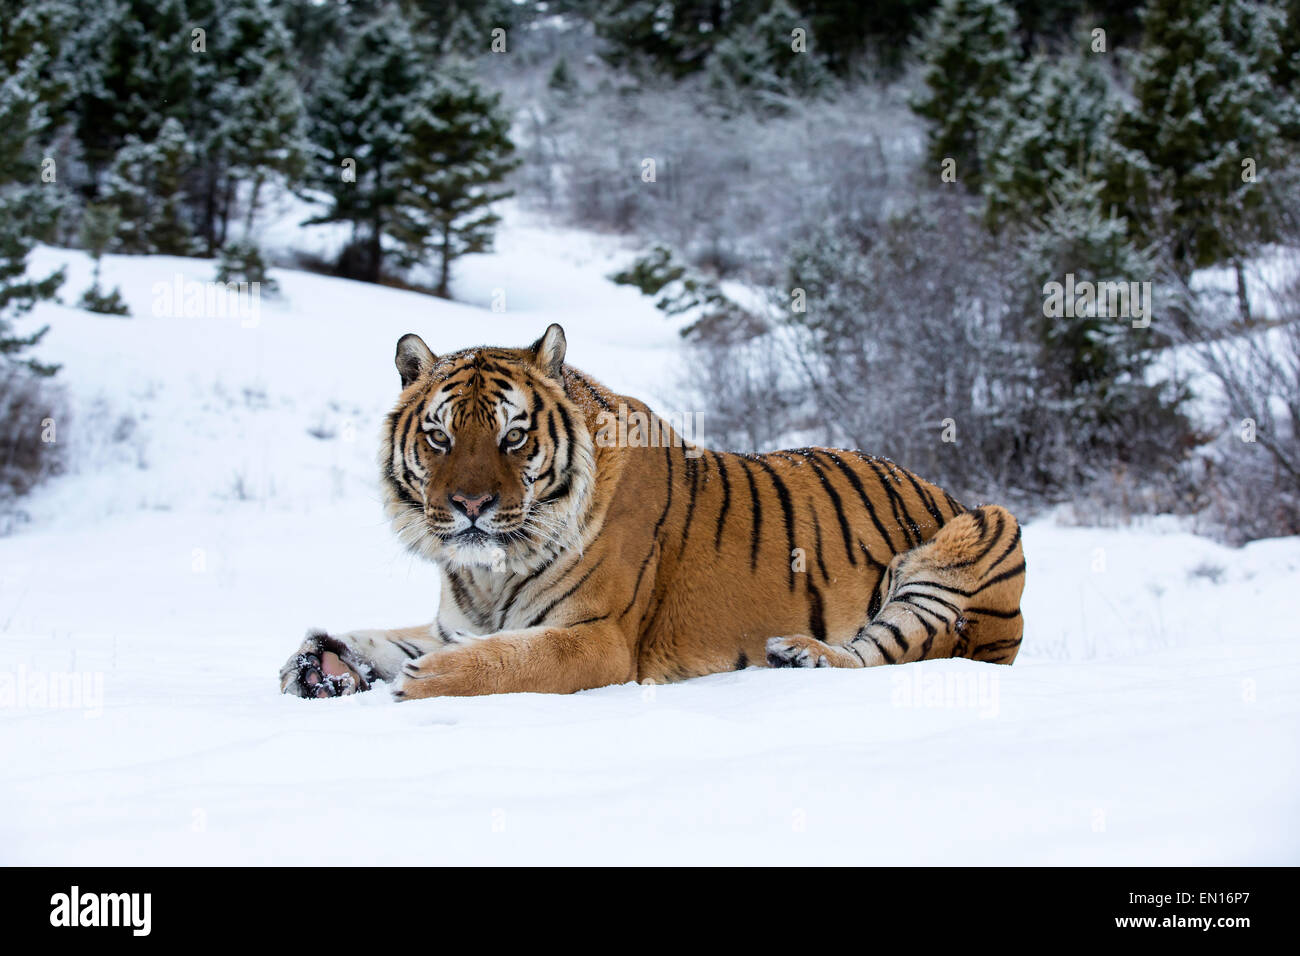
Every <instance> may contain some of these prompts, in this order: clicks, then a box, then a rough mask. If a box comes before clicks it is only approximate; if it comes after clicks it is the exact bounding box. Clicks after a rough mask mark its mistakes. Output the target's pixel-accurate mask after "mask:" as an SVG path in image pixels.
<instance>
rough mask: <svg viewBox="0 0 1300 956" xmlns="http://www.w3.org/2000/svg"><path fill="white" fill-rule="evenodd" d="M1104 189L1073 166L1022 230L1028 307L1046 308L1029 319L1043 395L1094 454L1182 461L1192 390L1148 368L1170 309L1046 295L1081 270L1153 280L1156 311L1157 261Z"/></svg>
mask: <svg viewBox="0 0 1300 956" xmlns="http://www.w3.org/2000/svg"><path fill="white" fill-rule="evenodd" d="M1103 188H1104V184H1103V183H1102V182H1100V181H1088V180H1086V179H1084V178H1083V177H1082V176H1080V175H1078V174H1077V173H1075V172H1073V171H1070V170H1066V171H1065V172H1064V173H1063V174H1062V175H1061V176H1060V177H1059V178H1058V180H1057V181H1056V182H1055V184H1054V185H1053V186H1052V187H1051V188H1050V192H1049V196H1050V201H1051V212H1050V214H1049V215H1046V216H1044V217H1042V218H1041V219H1039V220H1037V222H1035V223H1034V224H1033V225H1032V227H1030V228H1026V229H1022V230H1020V231H1019V232H1018V233H1017V235H1018V236H1019V237H1020V239H1019V241H1018V243H1017V246H1018V251H1019V262H1020V266H1021V269H1022V274H1023V276H1024V281H1023V284H1022V286H1021V287H1022V288H1023V289H1024V290H1025V302H1024V308H1025V310H1026V314H1028V315H1033V316H1036V317H1037V321H1036V322H1035V323H1031V324H1030V326H1029V328H1030V329H1031V330H1033V329H1036V330H1037V338H1038V342H1037V351H1038V355H1037V358H1036V360H1035V362H1034V366H1035V368H1036V370H1037V376H1038V389H1039V398H1040V400H1041V401H1043V402H1045V403H1047V404H1048V405H1049V406H1050V407H1051V408H1053V409H1056V410H1058V411H1059V412H1060V413H1061V414H1062V415H1064V416H1066V420H1067V421H1068V422H1069V427H1070V431H1071V434H1072V436H1073V444H1074V447H1075V449H1076V450H1077V452H1078V453H1079V454H1080V457H1081V458H1083V459H1085V460H1086V459H1088V458H1089V457H1090V456H1095V458H1096V460H1100V461H1109V462H1129V461H1147V462H1150V461H1160V460H1163V459H1168V460H1176V458H1177V456H1178V454H1179V449H1180V448H1181V447H1182V446H1183V444H1184V441H1185V439H1186V438H1187V436H1188V434H1189V432H1188V426H1187V422H1186V421H1185V419H1184V417H1183V415H1182V412H1181V405H1182V402H1183V401H1184V400H1185V398H1186V394H1185V393H1184V392H1183V391H1181V390H1180V389H1178V388H1177V387H1175V386H1172V385H1168V384H1164V383H1161V384H1149V383H1148V376H1147V374H1146V373H1147V368H1148V366H1149V365H1150V363H1151V362H1152V360H1153V358H1154V357H1155V355H1156V352H1155V350H1154V348H1153V345H1154V343H1155V341H1156V336H1157V334H1158V329H1159V324H1160V323H1159V319H1160V317H1158V316H1154V315H1149V316H1146V317H1145V318H1146V319H1148V320H1149V324H1147V325H1145V326H1144V327H1141V326H1142V322H1140V321H1139V326H1140V327H1137V328H1135V327H1134V317H1135V314H1136V312H1137V308H1136V303H1134V302H1133V301H1132V300H1131V299H1130V300H1129V301H1128V309H1127V310H1126V313H1127V314H1124V315H1119V314H1114V310H1107V309H1106V308H1104V307H1103V303H1102V302H1101V301H1100V299H1094V301H1093V302H1091V303H1088V302H1087V301H1086V300H1082V301H1080V300H1077V299H1076V301H1075V302H1074V303H1070V304H1069V307H1068V308H1067V307H1064V306H1065V303H1064V302H1062V303H1061V304H1062V306H1063V307H1062V308H1060V309H1052V310H1049V309H1048V308H1047V307H1046V306H1045V304H1044V303H1045V296H1044V294H1043V293H1044V290H1045V286H1046V284H1047V283H1048V282H1057V283H1061V284H1062V285H1064V283H1065V277H1066V275H1067V274H1073V275H1074V276H1075V277H1076V280H1077V281H1079V282H1083V281H1087V282H1091V283H1094V284H1100V283H1118V284H1119V285H1120V286H1121V287H1122V288H1123V289H1124V290H1126V293H1127V292H1131V290H1132V288H1133V287H1132V285H1131V284H1132V283H1143V282H1147V283H1151V284H1150V285H1149V286H1147V287H1146V288H1148V289H1151V290H1152V292H1151V300H1150V303H1149V304H1151V306H1152V311H1153V312H1154V311H1155V306H1156V304H1157V299H1158V292H1159V288H1158V286H1157V283H1156V278H1157V266H1156V262H1155V261H1154V259H1153V258H1152V257H1151V256H1150V255H1149V254H1147V253H1146V252H1145V251H1143V250H1141V249H1139V248H1138V247H1136V246H1135V245H1134V244H1133V242H1132V241H1131V240H1130V239H1129V238H1128V225H1127V223H1125V222H1124V221H1123V220H1122V219H1120V218H1118V217H1116V216H1114V215H1113V214H1111V213H1110V212H1108V211H1106V210H1105V209H1104V208H1103V203H1102V199H1101V195H1102V190H1103ZM1138 288H1139V289H1141V288H1142V286H1140V285H1139V286H1138ZM1049 311H1050V313H1051V314H1049Z"/></svg>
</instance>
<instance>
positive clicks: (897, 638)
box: [880, 621, 911, 664]
mask: <svg viewBox="0 0 1300 956" xmlns="http://www.w3.org/2000/svg"><path fill="white" fill-rule="evenodd" d="M880 626H881V627H883V628H884V629H885V630H887V631H888V632H889V633H890V634H892V635H893V636H894V640H895V641H897V642H898V646H899V647H901V648H902V649H903V653H904V654H906V653H907V652H908V651H909V650H911V646H910V645H909V644H908V643H907V641H906V639H904V637H903V632H902V631H901V630H899V629H898V628H897V627H895V626H894V625H893V624H890V623H889V622H888V621H881V622H880ZM881 650H882V652H883V650H884V648H881ZM885 660H887V661H889V663H891V664H892V663H894V662H895V661H896V660H897V658H891V657H888V656H886V657H885Z"/></svg>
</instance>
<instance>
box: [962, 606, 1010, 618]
mask: <svg viewBox="0 0 1300 956" xmlns="http://www.w3.org/2000/svg"><path fill="white" fill-rule="evenodd" d="M965 613H966V614H979V615H981V616H983V617H1000V618H1002V619H1003V620H1004V621H1010V620H1011V619H1012V618H1017V617H1019V616H1020V608H1016V609H1015V610H1014V611H999V610H997V609H996V608H991V607H968V608H966V611H965Z"/></svg>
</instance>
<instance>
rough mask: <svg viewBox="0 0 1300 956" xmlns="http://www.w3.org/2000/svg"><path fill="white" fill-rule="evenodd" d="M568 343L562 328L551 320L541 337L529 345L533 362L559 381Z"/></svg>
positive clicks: (562, 371)
mask: <svg viewBox="0 0 1300 956" xmlns="http://www.w3.org/2000/svg"><path fill="white" fill-rule="evenodd" d="M567 345H568V343H567V342H566V341H565V339H564V329H562V328H560V327H559V326H558V325H556V324H555V323H554V322H552V323H551V324H550V325H549V326H548V327H547V329H546V331H545V332H543V333H542V337H541V338H540V339H538V340H537V341H536V342H534V343H533V344H532V345H530V346H529V348H530V349H532V352H533V364H534V365H536V366H537V367H538V368H540V369H542V370H543V371H544V372H546V374H547V375H549V376H550V377H551V378H553V379H555V380H557V381H560V380H562V379H563V378H564V350H565V348H566V347H567Z"/></svg>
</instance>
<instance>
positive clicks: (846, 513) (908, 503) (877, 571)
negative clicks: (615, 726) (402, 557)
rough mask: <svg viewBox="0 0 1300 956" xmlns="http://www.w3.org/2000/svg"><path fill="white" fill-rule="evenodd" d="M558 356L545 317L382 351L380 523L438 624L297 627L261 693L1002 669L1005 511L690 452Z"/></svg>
mask: <svg viewBox="0 0 1300 956" xmlns="http://www.w3.org/2000/svg"><path fill="white" fill-rule="evenodd" d="M564 357H565V337H564V331H563V329H561V328H560V327H559V326H558V325H552V326H551V327H550V328H548V329H547V330H546V332H545V334H544V335H543V336H542V337H541V338H540V339H538V340H537V341H536V342H535V343H533V344H532V345H531V346H529V347H527V348H523V349H508V348H473V349H467V350H464V351H460V352H455V353H453V354H450V355H445V356H443V357H441V358H439V357H437V356H435V355H434V354H433V352H431V351H430V350H429V348H428V346H426V345H425V344H424V342H423V341H422V340H421V339H420V337H419V336H417V335H413V334H412V335H405V336H403V337H402V338H401V339H400V340H399V341H398V343H397V370H398V372H399V373H400V375H401V381H402V393H401V397H400V399H399V400H398V403H397V407H396V408H395V409H394V410H393V412H392V413H391V414H390V415H389V416H388V419H387V422H386V425H385V428H384V432H383V441H382V448H381V452H380V460H379V464H380V472H381V481H382V487H383V494H384V499H385V509H386V511H387V514H388V517H389V519H390V520H391V522H392V525H393V528H394V529H395V530H396V532H397V535H398V537H399V538H400V539H401V540H402V542H403V543H404V544H405V545H406V546H407V548H409V549H410V550H411V551H413V552H415V553H416V554H419V555H422V556H424V557H426V558H428V559H430V560H432V561H434V562H436V563H437V565H438V566H439V568H440V570H441V573H442V594H441V600H440V603H439V605H438V617H437V620H436V621H434V622H433V623H432V624H426V625H421V626H418V627H409V628H401V629H397V630H363V631H353V632H350V633H346V634H340V635H333V636H331V635H328V634H326V633H324V632H320V631H313V632H309V633H308V635H307V638H306V641H305V643H303V645H302V646H301V647H300V648H299V649H298V650H297V651H296V652H295V653H294V654H293V656H292V657H290V658H289V661H288V663H287V664H286V665H285V666H284V668H283V670H282V671H281V672H280V687H281V690H282V691H284V692H285V693H292V694H298V695H300V696H303V697H334V696H338V695H341V694H350V693H354V692H357V691H364V690H369V689H370V688H371V687H372V686H373V684H374V682H375V681H380V680H382V681H392V682H394V694H395V695H396V696H397V697H398V698H399V699H402V700H409V699H411V698H418V697H435V696H442V695H469V694H497V693H510V692H520V691H534V692H543V693H571V692H573V691H579V690H583V689H585V688H591V687H600V686H603V685H606V684H616V683H620V682H624V681H642V682H651V681H652V682H666V681H678V680H683V679H685V678H689V677H696V676H699V675H703V674H712V673H716V672H718V671H728V670H740V669H743V668H746V667H749V666H751V665H759V666H761V665H764V664H766V665H767V666H769V667H869V666H874V665H876V664H899V663H903V662H907V661H917V660H921V659H923V658H937V657H968V658H972V659H974V660H978V661H989V662H992V663H1000V664H1010V663H1011V662H1012V661H1014V660H1015V657H1016V653H1017V651H1018V650H1019V647H1020V639H1021V632H1022V630H1023V620H1022V618H1021V615H1020V607H1019V604H1020V595H1021V591H1022V590H1023V588H1024V575H1025V561H1024V555H1023V552H1022V550H1021V543H1020V528H1019V526H1018V524H1017V523H1016V519H1015V518H1013V517H1012V516H1011V514H1010V513H1009V512H1007V511H1006V510H1005V509H1003V508H1000V507H998V506H996V505H986V506H984V507H981V508H975V509H967V508H965V507H963V506H962V505H961V504H959V503H958V502H957V501H955V500H954V499H953V498H952V497H951V496H950V495H948V494H947V493H946V492H944V491H943V490H942V489H940V488H938V487H936V486H934V485H932V484H930V483H929V482H927V481H924V480H923V479H921V478H918V477H917V476H915V475H913V474H911V473H910V472H908V471H905V470H904V469H902V468H900V467H898V466H897V465H895V464H894V463H893V462H891V461H888V460H886V459H881V458H874V457H872V456H870V455H865V454H862V453H860V452H855V451H839V450H835V449H829V448H801V449H797V450H793V451H780V452H773V453H771V454H765V455H742V454H732V453H724V452H716V451H708V450H704V449H701V448H699V447H696V446H693V445H691V444H689V443H686V442H684V441H682V440H681V439H680V438H679V437H678V435H677V433H676V432H675V431H674V430H673V429H671V428H669V427H668V426H667V425H666V423H664V422H663V420H662V419H660V418H659V417H658V416H656V415H655V414H654V413H653V412H651V411H650V410H649V409H648V408H647V407H646V406H645V405H644V404H642V403H641V402H639V401H637V400H635V399H632V398H627V397H625V396H622V395H617V394H615V393H613V392H611V391H609V390H608V389H606V388H605V387H604V386H602V385H600V384H599V383H597V382H595V381H593V380H592V379H591V378H589V377H588V376H586V375H584V374H583V373H582V372H580V371H578V370H577V369H575V368H572V367H571V366H568V365H566V364H565V362H564ZM616 419H617V420H619V424H618V426H617V427H614V425H613V423H614V421H615V420H616ZM623 419H626V420H625V421H624V420H623Z"/></svg>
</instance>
